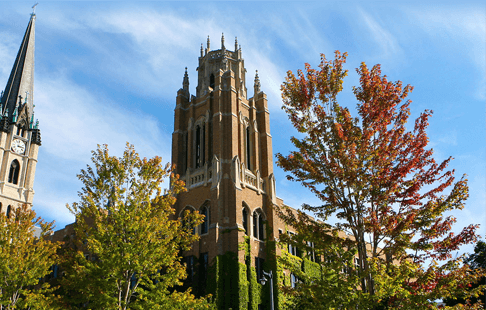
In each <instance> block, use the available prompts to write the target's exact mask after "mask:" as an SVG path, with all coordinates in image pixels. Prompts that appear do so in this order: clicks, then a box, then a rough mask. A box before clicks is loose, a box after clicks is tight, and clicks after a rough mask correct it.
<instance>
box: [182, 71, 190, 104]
mask: <svg viewBox="0 0 486 310" xmlns="http://www.w3.org/2000/svg"><path fill="white" fill-rule="evenodd" d="M182 90H183V91H184V94H186V96H187V97H188V98H189V75H187V67H186V72H185V73H184V79H183V80H182Z"/></svg>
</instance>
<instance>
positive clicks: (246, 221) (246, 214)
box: [243, 208, 250, 236]
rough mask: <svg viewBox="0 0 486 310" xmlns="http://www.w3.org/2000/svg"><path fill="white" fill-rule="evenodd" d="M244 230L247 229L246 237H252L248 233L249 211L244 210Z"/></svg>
mask: <svg viewBox="0 0 486 310" xmlns="http://www.w3.org/2000/svg"><path fill="white" fill-rule="evenodd" d="M243 229H245V235H247V236H248V235H250V234H249V231H248V211H246V208H243Z"/></svg>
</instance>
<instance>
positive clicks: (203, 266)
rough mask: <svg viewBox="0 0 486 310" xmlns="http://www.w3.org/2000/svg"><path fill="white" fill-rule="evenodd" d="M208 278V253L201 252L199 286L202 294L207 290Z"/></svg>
mask: <svg viewBox="0 0 486 310" xmlns="http://www.w3.org/2000/svg"><path fill="white" fill-rule="evenodd" d="M207 278H208V253H201V255H200V256H199V287H200V289H201V290H202V292H199V293H200V295H204V293H205V291H206V289H205V288H206V283H207Z"/></svg>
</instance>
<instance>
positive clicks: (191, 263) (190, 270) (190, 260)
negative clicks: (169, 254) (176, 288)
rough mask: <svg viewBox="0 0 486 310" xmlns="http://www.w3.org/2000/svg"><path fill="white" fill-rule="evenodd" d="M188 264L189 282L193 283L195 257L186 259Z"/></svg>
mask: <svg viewBox="0 0 486 310" xmlns="http://www.w3.org/2000/svg"><path fill="white" fill-rule="evenodd" d="M184 261H185V262H186V272H187V279H186V280H187V281H188V282H190V283H192V281H193V280H194V256H187V257H184Z"/></svg>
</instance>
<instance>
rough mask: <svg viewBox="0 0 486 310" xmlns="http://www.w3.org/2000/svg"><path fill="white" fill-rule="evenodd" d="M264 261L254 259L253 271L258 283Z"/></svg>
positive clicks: (257, 258) (261, 276)
mask: <svg viewBox="0 0 486 310" xmlns="http://www.w3.org/2000/svg"><path fill="white" fill-rule="evenodd" d="M264 262H265V260H264V259H263V258H260V257H255V271H256V276H257V281H258V283H260V280H261V279H262V278H263V263H264Z"/></svg>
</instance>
